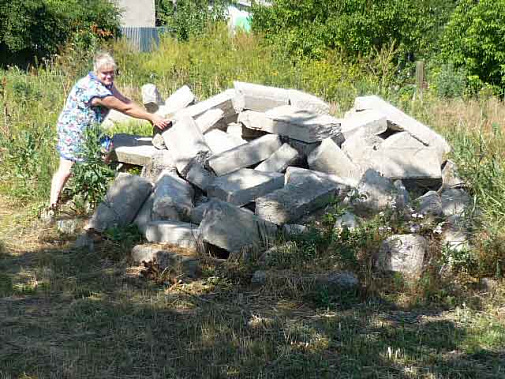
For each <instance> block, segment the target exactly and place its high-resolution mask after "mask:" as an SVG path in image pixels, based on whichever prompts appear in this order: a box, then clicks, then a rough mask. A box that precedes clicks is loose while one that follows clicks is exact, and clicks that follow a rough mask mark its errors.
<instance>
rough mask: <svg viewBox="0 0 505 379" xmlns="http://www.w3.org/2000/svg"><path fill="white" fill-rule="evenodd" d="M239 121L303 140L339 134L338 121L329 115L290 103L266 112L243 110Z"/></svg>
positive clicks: (319, 138)
mask: <svg viewBox="0 0 505 379" xmlns="http://www.w3.org/2000/svg"><path fill="white" fill-rule="evenodd" d="M238 120H239V122H241V123H242V124H244V125H245V126H246V127H247V128H249V129H256V130H261V131H264V132H268V133H274V134H279V135H282V136H287V137H289V138H293V139H296V140H299V141H304V142H308V143H311V142H317V141H322V140H323V139H326V138H332V137H335V136H337V135H340V134H341V131H340V121H339V120H338V119H336V118H335V117H332V116H329V115H319V114H316V113H312V112H309V111H305V110H301V109H297V108H295V107H292V106H290V105H285V106H282V107H277V108H274V109H271V110H269V111H268V112H266V113H260V112H254V111H244V112H241V113H240V114H239V117H238Z"/></svg>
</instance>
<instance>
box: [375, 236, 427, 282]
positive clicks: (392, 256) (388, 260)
mask: <svg viewBox="0 0 505 379" xmlns="http://www.w3.org/2000/svg"><path fill="white" fill-rule="evenodd" d="M427 251H428V241H427V240H426V239H425V238H424V237H422V236H419V235H415V234H398V235H394V236H391V237H389V238H387V239H386V240H385V241H384V242H383V243H382V246H381V248H380V251H379V253H378V254H377V257H376V261H375V266H376V267H377V268H378V269H379V270H383V271H393V272H399V273H402V274H405V275H408V276H412V277H416V276H419V275H420V274H421V273H422V270H423V262H424V256H425V255H426V252H427Z"/></svg>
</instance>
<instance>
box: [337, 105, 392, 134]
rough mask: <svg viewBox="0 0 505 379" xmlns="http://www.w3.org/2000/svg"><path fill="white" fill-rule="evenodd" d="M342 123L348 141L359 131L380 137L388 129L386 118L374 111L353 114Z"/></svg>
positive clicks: (343, 132) (342, 120)
mask: <svg viewBox="0 0 505 379" xmlns="http://www.w3.org/2000/svg"><path fill="white" fill-rule="evenodd" d="M340 121H341V125H342V134H343V135H344V138H345V139H346V140H347V139H348V138H349V137H350V136H352V135H353V134H354V133H356V132H357V131H358V130H364V132H365V134H367V135H379V134H381V133H384V132H385V131H386V130H387V128H388V121H387V118H386V116H385V115H384V114H383V113H381V112H378V111H374V110H366V111H362V112H353V113H350V114H349V115H346V117H344V118H343V119H341V120H340Z"/></svg>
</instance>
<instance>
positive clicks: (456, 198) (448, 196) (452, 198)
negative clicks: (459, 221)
mask: <svg viewBox="0 0 505 379" xmlns="http://www.w3.org/2000/svg"><path fill="white" fill-rule="evenodd" d="M440 197H441V199H442V212H443V214H444V216H446V217H449V216H453V215H462V214H464V213H465V212H466V211H467V209H468V207H469V206H470V205H471V202H472V199H471V197H470V195H469V194H468V193H467V192H466V191H465V190H464V189H462V188H451V189H446V190H444V191H443V192H442V194H441V196H440Z"/></svg>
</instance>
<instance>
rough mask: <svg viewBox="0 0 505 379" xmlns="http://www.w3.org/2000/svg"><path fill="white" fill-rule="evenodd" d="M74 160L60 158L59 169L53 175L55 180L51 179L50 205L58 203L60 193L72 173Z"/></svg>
mask: <svg viewBox="0 0 505 379" xmlns="http://www.w3.org/2000/svg"><path fill="white" fill-rule="evenodd" d="M73 165H74V162H73V161H69V160H68V159H65V158H60V166H59V167H58V170H57V171H56V172H55V173H54V175H53V180H52V181H51V198H50V200H49V205H50V206H55V205H56V204H57V203H58V198H59V197H60V193H61V191H62V190H63V187H65V183H66V182H67V180H68V178H69V177H70V174H71V172H72V166H73Z"/></svg>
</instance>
